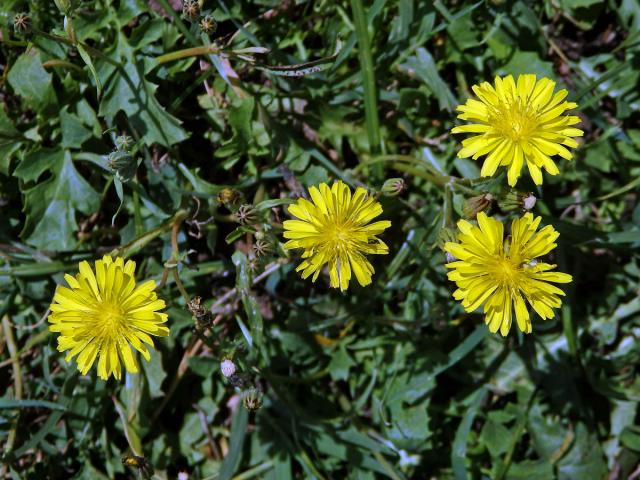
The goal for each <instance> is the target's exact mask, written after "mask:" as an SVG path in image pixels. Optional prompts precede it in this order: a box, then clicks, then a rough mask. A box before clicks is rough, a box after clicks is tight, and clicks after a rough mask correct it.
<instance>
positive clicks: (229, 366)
mask: <svg viewBox="0 0 640 480" xmlns="http://www.w3.org/2000/svg"><path fill="white" fill-rule="evenodd" d="M220 370H221V371H222V375H224V376H225V378H229V377H230V376H232V375H233V374H235V373H236V364H235V363H233V360H231V359H229V358H226V359H224V360H223V361H222V362H221V363H220Z"/></svg>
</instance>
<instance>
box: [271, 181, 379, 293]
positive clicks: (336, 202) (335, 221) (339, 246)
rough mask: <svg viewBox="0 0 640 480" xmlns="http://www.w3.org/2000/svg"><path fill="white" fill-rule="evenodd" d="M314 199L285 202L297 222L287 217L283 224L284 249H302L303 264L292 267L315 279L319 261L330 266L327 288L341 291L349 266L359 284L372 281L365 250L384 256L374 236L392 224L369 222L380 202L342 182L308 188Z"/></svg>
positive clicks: (365, 192) (375, 213)
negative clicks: (289, 203)
mask: <svg viewBox="0 0 640 480" xmlns="http://www.w3.org/2000/svg"><path fill="white" fill-rule="evenodd" d="M309 194H310V195H311V199H312V201H313V202H310V201H308V200H305V199H304V198H300V199H298V201H297V202H296V203H295V204H293V205H290V206H289V212H290V213H291V214H292V215H293V216H294V217H297V218H299V220H287V221H285V222H284V224H283V226H284V229H285V232H284V234H283V235H284V238H287V239H290V240H289V241H288V242H287V243H285V244H284V248H286V249H294V248H302V249H304V252H303V253H302V258H303V259H304V260H303V261H302V263H301V264H300V265H299V266H298V268H296V271H302V278H307V277H309V276H310V275H311V274H313V279H312V280H313V281H314V282H315V281H316V279H317V278H318V275H319V274H320V271H321V270H322V267H323V266H324V265H327V266H328V267H329V276H330V279H331V286H332V287H333V288H338V287H339V288H340V290H342V291H344V290H346V289H347V288H348V287H349V280H351V270H353V273H354V274H355V276H356V279H357V280H358V283H359V284H360V285H362V286H365V285H369V284H370V283H371V275H372V274H373V273H374V270H373V266H372V265H371V263H369V261H368V260H367V258H366V257H365V255H366V254H377V255H385V254H387V253H389V248H388V247H387V245H386V244H385V243H384V242H383V241H382V240H380V239H378V238H377V237H376V235H380V234H381V233H382V232H384V230H385V229H387V228H389V227H390V226H391V222H390V221H388V220H384V221H380V222H375V223H369V222H371V220H373V219H374V218H375V217H377V216H378V215H380V214H381V213H382V206H381V205H380V203H378V202H376V201H375V199H373V198H371V197H370V196H369V195H367V191H366V190H365V189H364V188H361V187H358V188H357V189H356V191H355V193H354V194H353V195H352V194H351V190H350V189H349V187H348V186H347V185H345V184H344V183H342V182H341V181H337V182H334V183H333V185H332V186H331V188H329V186H328V185H327V184H326V183H321V184H320V185H319V188H318V187H311V188H310V189H309Z"/></svg>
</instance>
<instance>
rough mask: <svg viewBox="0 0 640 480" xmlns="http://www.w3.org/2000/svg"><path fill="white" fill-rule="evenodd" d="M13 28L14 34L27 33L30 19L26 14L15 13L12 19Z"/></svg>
mask: <svg viewBox="0 0 640 480" xmlns="http://www.w3.org/2000/svg"><path fill="white" fill-rule="evenodd" d="M13 28H14V30H15V31H16V33H21V34H24V33H28V32H29V31H30V30H31V17H29V15H28V14H27V13H24V12H21V13H17V14H16V15H15V16H14V17H13Z"/></svg>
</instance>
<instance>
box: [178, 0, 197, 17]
mask: <svg viewBox="0 0 640 480" xmlns="http://www.w3.org/2000/svg"><path fill="white" fill-rule="evenodd" d="M182 14H183V15H184V16H185V18H187V19H188V20H191V21H193V20H196V19H197V18H198V17H199V16H200V4H199V3H198V1H197V0H184V2H183V3H182Z"/></svg>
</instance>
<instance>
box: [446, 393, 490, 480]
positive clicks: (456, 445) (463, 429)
mask: <svg viewBox="0 0 640 480" xmlns="http://www.w3.org/2000/svg"><path fill="white" fill-rule="evenodd" d="M486 393H487V391H486V390H485V389H484V388H480V389H478V390H476V391H475V393H473V394H472V396H471V398H469V406H468V408H467V411H466V413H465V414H464V417H462V421H461V422H460V425H458V430H456V435H455V439H454V441H453V447H452V449H451V466H452V467H453V475H454V477H455V479H456V480H467V478H468V477H467V467H466V466H465V460H466V458H467V440H468V439H469V432H470V431H471V426H472V424H473V419H474V418H475V417H476V414H477V413H478V409H479V408H480V404H481V403H482V401H483V400H484V397H485V395H486Z"/></svg>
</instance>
